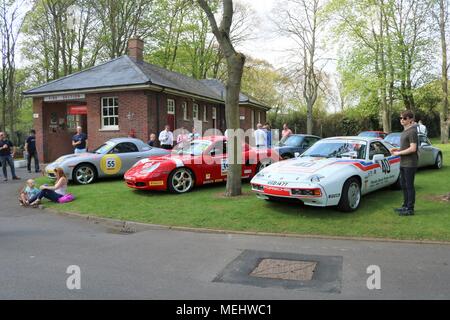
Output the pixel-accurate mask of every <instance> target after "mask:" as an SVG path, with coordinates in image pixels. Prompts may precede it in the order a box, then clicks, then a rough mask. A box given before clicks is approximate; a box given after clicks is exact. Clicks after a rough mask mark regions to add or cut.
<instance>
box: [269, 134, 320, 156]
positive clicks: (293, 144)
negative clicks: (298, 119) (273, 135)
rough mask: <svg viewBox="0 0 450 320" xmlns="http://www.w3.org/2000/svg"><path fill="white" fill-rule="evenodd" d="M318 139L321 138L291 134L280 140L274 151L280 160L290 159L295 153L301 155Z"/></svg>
mask: <svg viewBox="0 0 450 320" xmlns="http://www.w3.org/2000/svg"><path fill="white" fill-rule="evenodd" d="M320 139H322V138H320V137H318V136H312V135H307V134H291V135H289V136H287V137H285V138H283V139H281V140H280V142H279V143H278V145H277V146H276V147H275V148H274V149H275V150H276V151H277V152H278V153H279V155H280V157H281V158H283V159H290V158H294V157H295V154H296V153H299V154H302V153H303V152H305V151H306V150H307V149H308V148H309V147H311V146H312V145H313V144H314V143H316V142H317V141H319V140H320Z"/></svg>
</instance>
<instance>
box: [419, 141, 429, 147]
mask: <svg viewBox="0 0 450 320" xmlns="http://www.w3.org/2000/svg"><path fill="white" fill-rule="evenodd" d="M420 146H421V147H425V146H428V143H426V142H421V143H420Z"/></svg>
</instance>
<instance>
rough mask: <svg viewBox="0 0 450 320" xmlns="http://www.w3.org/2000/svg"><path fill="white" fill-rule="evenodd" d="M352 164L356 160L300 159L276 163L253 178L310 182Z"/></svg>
mask: <svg viewBox="0 0 450 320" xmlns="http://www.w3.org/2000/svg"><path fill="white" fill-rule="evenodd" d="M354 162H358V160H354V161H353V160H346V159H336V158H330V159H327V158H310V157H301V158H295V159H290V160H285V161H280V162H277V163H275V164H273V165H271V166H269V167H267V168H265V169H264V170H263V171H261V172H260V173H259V174H257V175H256V177H255V178H256V179H258V178H260V179H261V178H262V179H267V180H275V181H290V182H303V181H304V182H311V179H312V178H313V177H315V176H317V177H320V178H326V177H329V176H331V175H332V174H333V173H335V172H337V171H338V170H342V168H343V165H346V164H347V165H352V163H354Z"/></svg>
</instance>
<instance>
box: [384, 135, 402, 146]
mask: <svg viewBox="0 0 450 320" xmlns="http://www.w3.org/2000/svg"><path fill="white" fill-rule="evenodd" d="M384 140H386V141H387V142H389V143H390V144H392V145H393V146H396V147H399V146H400V135H399V134H389V135H387V137H386V138H384Z"/></svg>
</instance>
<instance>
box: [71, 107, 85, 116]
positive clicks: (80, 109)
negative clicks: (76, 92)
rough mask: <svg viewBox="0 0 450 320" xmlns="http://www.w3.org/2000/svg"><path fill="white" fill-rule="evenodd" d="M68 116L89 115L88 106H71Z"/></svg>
mask: <svg viewBox="0 0 450 320" xmlns="http://www.w3.org/2000/svg"><path fill="white" fill-rule="evenodd" d="M67 114H70V115H77V114H87V106H69V111H68V112H67Z"/></svg>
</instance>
